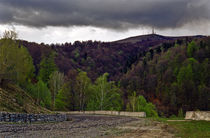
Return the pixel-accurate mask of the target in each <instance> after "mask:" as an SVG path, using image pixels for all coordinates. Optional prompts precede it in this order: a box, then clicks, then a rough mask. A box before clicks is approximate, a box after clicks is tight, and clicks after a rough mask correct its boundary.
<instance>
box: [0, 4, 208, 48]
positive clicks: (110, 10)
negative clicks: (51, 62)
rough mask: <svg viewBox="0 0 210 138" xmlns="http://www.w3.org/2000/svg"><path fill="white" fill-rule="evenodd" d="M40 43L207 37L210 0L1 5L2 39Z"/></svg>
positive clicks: (0, 28)
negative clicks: (12, 35) (12, 32)
mask: <svg viewBox="0 0 210 138" xmlns="http://www.w3.org/2000/svg"><path fill="white" fill-rule="evenodd" d="M13 27H14V28H15V29H16V31H17V33H18V36H19V39H24V40H28V41H35V42H38V43H41V42H44V43H48V44H51V43H65V42H74V41H76V40H81V41H85V40H100V41H114V40H119V39H123V38H127V37H130V36H136V35H144V34H150V33H152V28H155V32H156V33H158V34H161V35H167V36H183V35H209V34H210V0H0V34H2V33H3V32H4V30H9V29H11V28H13Z"/></svg>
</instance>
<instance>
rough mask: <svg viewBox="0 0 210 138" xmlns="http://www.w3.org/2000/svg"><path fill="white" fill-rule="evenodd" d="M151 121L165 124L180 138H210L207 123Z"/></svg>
mask: <svg viewBox="0 0 210 138" xmlns="http://www.w3.org/2000/svg"><path fill="white" fill-rule="evenodd" d="M152 120H155V121H159V122H163V123H167V124H168V125H169V126H171V127H172V128H174V129H175V130H177V133H176V134H175V135H176V136H177V137H181V138H210V122H209V121H167V120H183V118H152Z"/></svg>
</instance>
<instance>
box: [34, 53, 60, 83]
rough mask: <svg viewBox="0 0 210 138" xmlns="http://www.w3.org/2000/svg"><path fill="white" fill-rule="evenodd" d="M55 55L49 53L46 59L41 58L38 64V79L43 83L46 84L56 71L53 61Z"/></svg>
mask: <svg viewBox="0 0 210 138" xmlns="http://www.w3.org/2000/svg"><path fill="white" fill-rule="evenodd" d="M54 58H55V53H53V52H52V53H51V54H50V55H49V56H47V57H43V58H42V61H41V62H40V64H39V76H38V77H39V78H40V79H42V80H43V81H44V82H48V80H49V78H50V75H51V74H52V73H53V72H54V71H56V70H57V66H56V64H55V61H54Z"/></svg>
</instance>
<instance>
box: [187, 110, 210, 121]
mask: <svg viewBox="0 0 210 138" xmlns="http://www.w3.org/2000/svg"><path fill="white" fill-rule="evenodd" d="M185 119H190V120H206V121H210V111H187V112H186V116H185Z"/></svg>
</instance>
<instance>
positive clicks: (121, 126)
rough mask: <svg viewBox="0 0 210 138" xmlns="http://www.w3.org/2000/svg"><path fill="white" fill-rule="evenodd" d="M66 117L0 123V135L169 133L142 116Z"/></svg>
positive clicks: (161, 125)
mask: <svg viewBox="0 0 210 138" xmlns="http://www.w3.org/2000/svg"><path fill="white" fill-rule="evenodd" d="M68 119H69V120H70V121H66V122H60V123H41V124H40V123H39V124H11V123H10V124H8V123H0V137H5V136H6V137H25V138H26V137H27V138H28V137H39V138H45V137H64V138H65V137H75V138H77V137H78V138H79V137H91V138H92V137H107V138H109V137H119V138H121V137H125V138H126V137H144V138H147V137H148V138H151V137H161V138H162V137H167V138H170V137H173V134H171V133H170V131H169V128H168V126H167V125H164V124H160V123H158V122H153V121H150V120H148V119H143V118H142V119H140V118H132V117H119V116H103V115H71V116H68Z"/></svg>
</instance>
